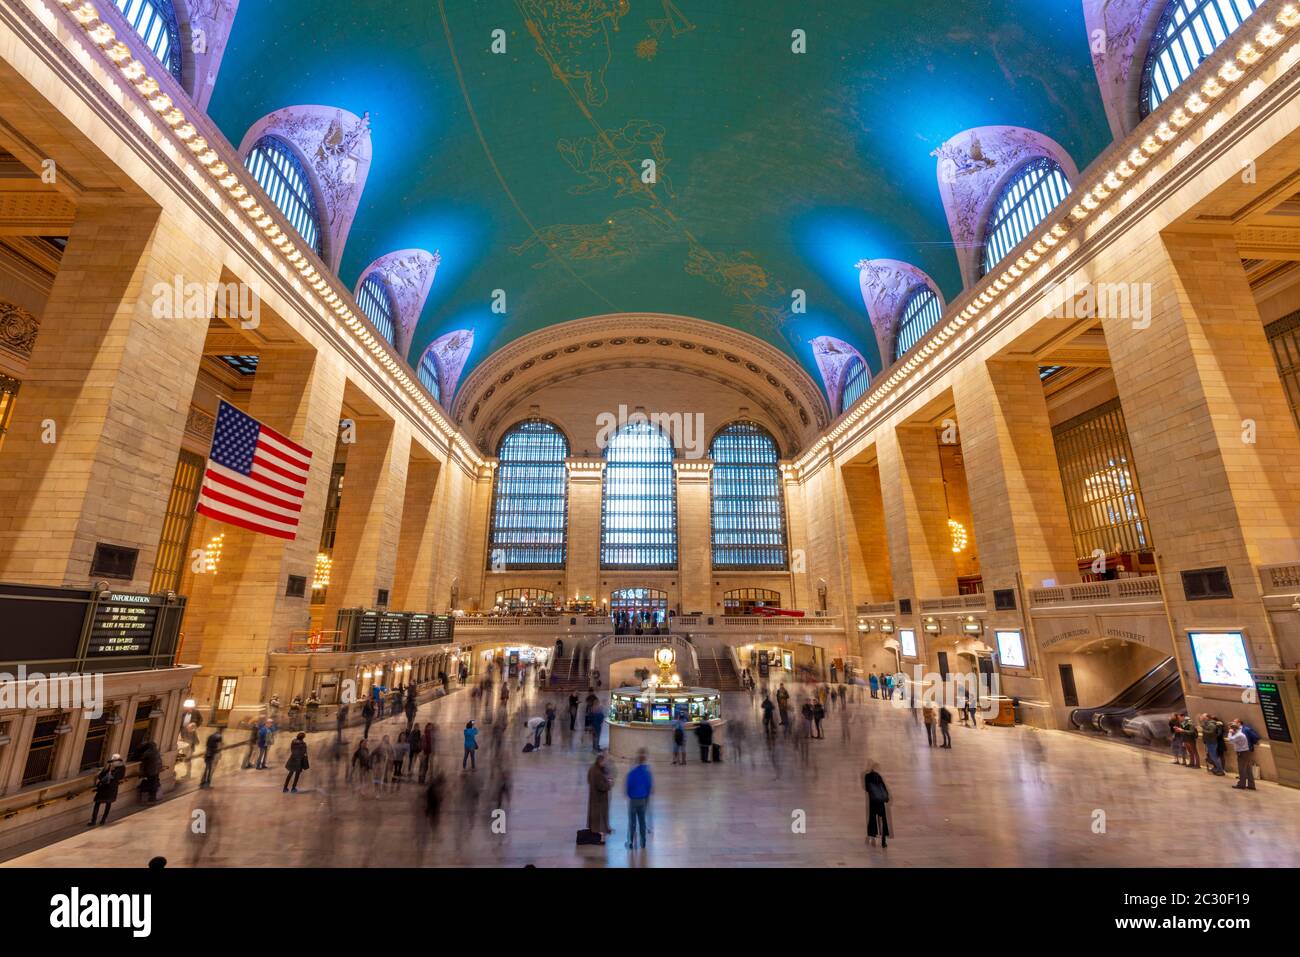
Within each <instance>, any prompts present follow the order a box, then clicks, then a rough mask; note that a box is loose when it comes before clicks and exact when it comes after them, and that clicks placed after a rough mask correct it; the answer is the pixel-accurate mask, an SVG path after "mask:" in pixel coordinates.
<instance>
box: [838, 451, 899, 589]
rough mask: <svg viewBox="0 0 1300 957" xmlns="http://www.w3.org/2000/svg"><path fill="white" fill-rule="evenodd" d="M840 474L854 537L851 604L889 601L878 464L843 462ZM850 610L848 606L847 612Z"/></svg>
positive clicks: (887, 545) (887, 560) (891, 580)
mask: <svg viewBox="0 0 1300 957" xmlns="http://www.w3.org/2000/svg"><path fill="white" fill-rule="evenodd" d="M841 474H842V475H843V478H844V491H845V495H846V497H847V500H848V511H849V515H850V516H851V517H852V519H853V529H852V533H853V537H854V538H855V539H856V542H855V544H856V555H855V556H854V564H853V569H854V585H855V589H854V592H853V596H852V597H853V599H854V604H855V605H856V604H858V603H871V602H881V601H889V600H890V599H891V598H893V597H894V584H893V579H892V577H891V575H890V569H889V536H888V535H887V534H886V532H885V503H884V499H883V498H882V497H881V492H880V466H879V464H878V463H875V462H873V463H872V464H870V465H846V466H844V467H843V469H841ZM852 611H853V609H852V608H850V609H848V612H849V613H851V612H852Z"/></svg>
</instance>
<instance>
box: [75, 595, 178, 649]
mask: <svg viewBox="0 0 1300 957" xmlns="http://www.w3.org/2000/svg"><path fill="white" fill-rule="evenodd" d="M160 605H161V602H160V601H159V600H158V599H157V598H154V597H153V596H151V595H132V594H130V593H127V592H109V593H108V594H106V595H104V596H103V597H102V598H101V599H100V601H99V604H97V605H96V606H95V614H94V617H93V618H92V619H91V622H90V643H89V644H88V645H87V647H86V657H88V658H118V657H128V656H130V657H135V656H139V655H148V654H150V653H151V652H152V649H153V639H154V634H155V633H156V631H157V628H158V608H159V606H160Z"/></svg>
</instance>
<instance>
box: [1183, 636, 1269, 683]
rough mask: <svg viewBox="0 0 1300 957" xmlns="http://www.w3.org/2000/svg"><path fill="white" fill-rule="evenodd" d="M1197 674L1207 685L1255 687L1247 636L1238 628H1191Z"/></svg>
mask: <svg viewBox="0 0 1300 957" xmlns="http://www.w3.org/2000/svg"><path fill="white" fill-rule="evenodd" d="M1187 635H1188V637H1189V638H1190V639H1191V641H1192V657H1193V658H1195V659H1196V676H1197V677H1198V678H1199V679H1200V680H1201V681H1203V682H1204V683H1205V684H1207V685H1231V686H1233V687H1237V688H1251V687H1254V684H1255V682H1254V679H1252V678H1251V677H1250V662H1249V661H1247V660H1246V639H1245V636H1243V635H1242V633H1241V632H1239V631H1189V632H1188V633H1187Z"/></svg>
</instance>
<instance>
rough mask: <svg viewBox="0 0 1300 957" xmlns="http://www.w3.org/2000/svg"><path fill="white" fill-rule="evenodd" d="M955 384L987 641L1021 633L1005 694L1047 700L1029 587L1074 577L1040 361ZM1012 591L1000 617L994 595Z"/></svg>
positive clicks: (1011, 363)
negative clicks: (1022, 652) (1021, 653)
mask: <svg viewBox="0 0 1300 957" xmlns="http://www.w3.org/2000/svg"><path fill="white" fill-rule="evenodd" d="M959 371H960V374H959V375H958V376H957V378H956V380H955V382H954V384H953V398H954V400H955V404H956V409H957V420H958V422H959V423H960V424H961V450H962V456H963V459H964V468H965V473H966V483H967V489H968V491H969V495H970V505H971V514H972V519H973V523H974V526H975V529H974V530H975V540H976V541H978V542H979V559H980V574H981V575H982V577H983V579H984V593H985V595H986V596H987V601H988V615H987V617H986V618H985V628H986V632H985V634H984V636H983V638H984V642H985V643H986V644H988V645H990V646H992V645H993V644H994V638H993V631H994V630H995V629H997V628H1014V629H1019V630H1020V632H1021V635H1022V637H1023V640H1024V642H1025V648H1026V650H1027V651H1028V654H1027V661H1026V664H1027V665H1028V667H1027V668H1026V669H1024V670H1016V671H1010V672H1003V674H1002V682H1003V685H1004V687H1003V689H1002V692H1003V693H1004V694H1013V695H1019V696H1021V697H1029V698H1038V699H1040V700H1046V698H1047V696H1048V687H1047V682H1046V680H1045V677H1044V673H1043V669H1042V665H1043V662H1042V660H1041V656H1040V655H1039V654H1038V653H1037V652H1036V649H1034V648H1031V641H1032V623H1031V622H1030V620H1029V614H1028V610H1027V609H1026V607H1025V605H1026V602H1027V600H1028V595H1027V590H1028V589H1030V588H1038V587H1041V586H1043V585H1045V584H1048V583H1056V584H1066V583H1068V582H1076V581H1078V580H1079V571H1078V564H1077V562H1076V561H1075V554H1074V539H1073V536H1072V534H1071V532H1070V520H1069V516H1068V514H1067V512H1066V506H1065V492H1064V491H1063V489H1062V486H1061V472H1060V467H1059V466H1058V465H1057V462H1056V446H1055V443H1054V442H1053V441H1052V426H1051V421H1050V420H1049V418H1048V413H1047V399H1046V396H1045V394H1044V392H1043V384H1042V380H1041V379H1040V378H1039V374H1038V363H1037V362H1035V361H1034V360H1032V359H994V360H990V361H989V362H974V363H967V366H964V367H962V369H961V370H959ZM1000 590H1009V591H1011V592H1012V593H1013V594H1014V595H1015V604H1016V607H1015V608H1014V609H1006V610H1002V611H998V610H997V609H996V608H995V603H994V592H996V591H1000Z"/></svg>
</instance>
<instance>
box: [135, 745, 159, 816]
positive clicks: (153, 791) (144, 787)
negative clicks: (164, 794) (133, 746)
mask: <svg viewBox="0 0 1300 957" xmlns="http://www.w3.org/2000/svg"><path fill="white" fill-rule="evenodd" d="M139 761H140V796H141V797H142V798H144V799H145V800H147V801H157V800H158V790H159V789H160V788H161V787H162V770H163V765H162V754H161V753H160V752H159V751H158V745H156V744H154V742H152V741H146V742H145V743H144V744H143V745H141V746H140V757H139Z"/></svg>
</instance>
